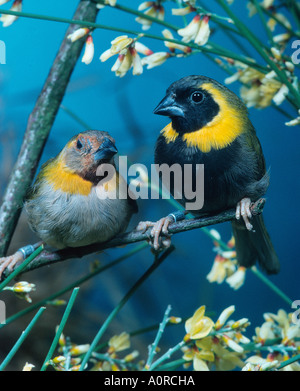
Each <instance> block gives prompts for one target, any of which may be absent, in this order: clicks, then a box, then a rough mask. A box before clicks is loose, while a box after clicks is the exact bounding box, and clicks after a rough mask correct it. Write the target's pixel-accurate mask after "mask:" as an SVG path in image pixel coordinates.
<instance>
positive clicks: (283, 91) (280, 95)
mask: <svg viewBox="0 0 300 391" xmlns="http://www.w3.org/2000/svg"><path fill="white" fill-rule="evenodd" d="M288 93H289V89H288V87H287V86H286V85H285V84H282V86H281V87H280V89H279V91H278V92H277V93H276V94H275V95H274V96H273V102H274V103H275V105H276V106H279V105H280V104H281V103H282V102H283V101H284V100H285V97H286V96H287V94H288Z"/></svg>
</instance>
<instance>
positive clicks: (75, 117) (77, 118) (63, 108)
mask: <svg viewBox="0 0 300 391" xmlns="http://www.w3.org/2000/svg"><path fill="white" fill-rule="evenodd" d="M60 108H61V109H62V110H63V111H64V112H65V113H67V114H68V115H69V116H70V117H71V118H73V119H74V120H75V121H76V122H78V123H79V125H81V126H82V127H83V128H84V129H86V130H87V129H93V127H92V126H90V125H89V124H88V123H87V122H85V121H83V120H82V119H81V118H80V117H78V115H77V114H75V113H74V111H72V110H70V109H68V108H67V107H66V106H63V105H60Z"/></svg>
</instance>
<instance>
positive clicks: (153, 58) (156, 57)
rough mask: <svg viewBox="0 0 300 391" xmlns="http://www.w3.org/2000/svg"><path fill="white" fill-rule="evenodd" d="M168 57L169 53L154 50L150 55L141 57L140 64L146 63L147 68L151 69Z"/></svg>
mask: <svg viewBox="0 0 300 391" xmlns="http://www.w3.org/2000/svg"><path fill="white" fill-rule="evenodd" d="M169 57H170V53H167V52H156V53H153V54H150V56H147V57H144V58H142V65H147V69H151V68H154V67H157V66H159V65H161V64H163V63H164V62H165V61H166V60H167V59H168V58H169Z"/></svg>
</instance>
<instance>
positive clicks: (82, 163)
mask: <svg viewBox="0 0 300 391" xmlns="http://www.w3.org/2000/svg"><path fill="white" fill-rule="evenodd" d="M117 152H118V150H117V148H116V146H115V140H114V139H113V138H112V137H111V136H110V135H109V134H108V133H107V132H103V131H99V130H88V131H86V132H82V133H79V134H78V135H77V136H74V137H73V138H72V139H71V140H70V141H69V142H68V143H67V145H66V146H65V148H64V149H63V150H62V152H61V154H60V155H61V157H62V158H63V161H64V164H65V167H66V169H67V170H70V171H72V172H74V173H77V174H78V175H80V176H81V177H82V178H84V179H87V180H91V181H92V182H93V181H94V178H95V176H96V171H97V168H98V167H99V166H100V165H101V164H103V163H108V164H113V165H114V158H113V157H114V155H115V154H116V153H117ZM98 179H99V178H98Z"/></svg>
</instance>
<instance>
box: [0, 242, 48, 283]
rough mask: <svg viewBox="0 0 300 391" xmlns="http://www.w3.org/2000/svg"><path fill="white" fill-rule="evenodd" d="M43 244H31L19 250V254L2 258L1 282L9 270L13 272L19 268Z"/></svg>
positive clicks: (0, 267) (0, 264) (0, 261)
mask: <svg viewBox="0 0 300 391" xmlns="http://www.w3.org/2000/svg"><path fill="white" fill-rule="evenodd" d="M42 244H43V242H38V243H35V244H29V245H27V246H24V247H21V248H19V250H18V251H17V252H15V253H14V254H13V255H9V256H8V257H3V258H0V281H1V278H2V274H3V272H4V271H5V270H6V269H7V270H8V271H9V272H12V271H13V270H14V268H15V267H16V266H19V265H20V264H21V263H22V262H23V261H24V260H25V259H26V258H27V257H29V256H30V255H31V254H32V253H33V252H34V251H35V250H36V249H37V248H38V247H39V246H41V245H42Z"/></svg>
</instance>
